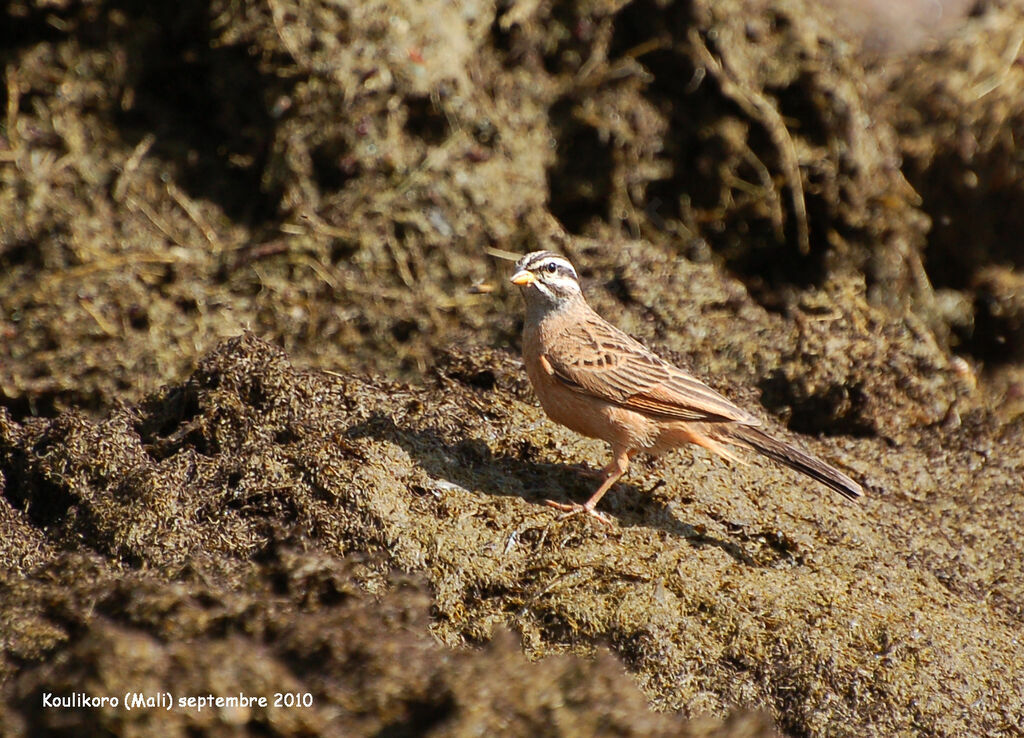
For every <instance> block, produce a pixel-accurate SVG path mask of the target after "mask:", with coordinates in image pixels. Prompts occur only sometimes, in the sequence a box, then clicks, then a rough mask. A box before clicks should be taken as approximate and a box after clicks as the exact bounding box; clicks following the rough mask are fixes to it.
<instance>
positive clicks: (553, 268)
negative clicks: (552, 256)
mask: <svg viewBox="0 0 1024 738" xmlns="http://www.w3.org/2000/svg"><path fill="white" fill-rule="evenodd" d="M557 271H558V267H557V266H556V265H555V262H550V263H549V264H548V274H554V273H555V272H557Z"/></svg>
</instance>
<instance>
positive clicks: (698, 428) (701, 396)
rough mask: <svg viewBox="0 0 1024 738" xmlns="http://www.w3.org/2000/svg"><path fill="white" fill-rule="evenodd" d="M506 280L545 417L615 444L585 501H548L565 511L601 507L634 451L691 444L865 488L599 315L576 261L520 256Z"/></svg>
mask: <svg viewBox="0 0 1024 738" xmlns="http://www.w3.org/2000/svg"><path fill="white" fill-rule="evenodd" d="M510 281H511V283H512V284H514V285H516V286H517V287H518V288H519V290H520V292H521V293H522V295H523V300H524V302H525V304H526V317H525V319H524V321H523V337H522V350H523V364H524V365H525V367H526V373H527V375H528V376H529V378H530V383H531V384H532V385H533V389H534V392H535V393H536V395H537V398H538V399H539V400H540V404H541V406H542V407H543V408H544V411H545V413H546V414H547V415H548V417H549V418H551V419H552V420H554V421H555V422H557V423H560V424H561V425H564V426H566V427H568V428H569V429H571V430H573V431H575V432H577V433H580V434H582V435H584V436H589V437H591V438H598V439H601V440H603V441H606V442H607V443H608V444H609V445H610V446H611V460H610V461H609V462H608V464H607V465H606V466H605V467H604V468H603V469H601V470H600V471H599V472H596V473H593V475H594V476H596V477H597V478H599V479H600V480H601V483H600V486H598V487H597V489H596V491H595V492H594V493H593V494H592V495H591V496H590V498H589V499H588V500H587V501H586V502H585V503H583V504H582V505H581V504H579V503H570V504H564V503H560V502H555V501H554V500H546V504H548V505H550V506H551V507H554V508H556V509H559V510H561V511H563V512H564V515H563V517H568V516H570V515H576V514H580V513H585V514H586V515H589V516H591V517H593V518H595V519H597V520H599V521H600V522H602V523H606V524H608V525H611V524H612V522H611V520H610V519H609V518H608V517H607V516H606V515H605V514H604V513H602V512H600V511H599V510H597V504H598V502H600V501H601V498H602V497H603V496H604V494H605V493H606V492H607V491H608V490H609V489H611V487H612V486H613V485H614V484H615V483H616V482H617V481H618V480H619V479H620V478H621V477H622V476H623V475H624V474H625V473H626V471H627V470H628V469H629V462H630V460H631V459H632V458H633V456H634V455H636V454H637V453H639V452H645V453H648V454H652V455H658V454H661V453H664V452H667V451H670V450H672V449H676V448H680V447H682V446H685V445H687V444H696V445H697V446H701V447H703V448H705V449H707V450H709V451H711V452H713V453H716V454H718V455H720V456H723V457H725V458H727V459H731V460H738V459H739V457H738V456H737V454H736V453H735V452H734V450H733V449H734V448H745V449H752V450H753V451H756V452H758V453H760V454H762V455H764V456H766V457H768V458H769V459H772V460H773V461H775V462H778V463H781V464H784V465H785V466H788V467H790V468H792V469H795V470H796V471H798V472H802V473H803V474H806V475H807V476H809V477H811V478H812V479H816V480H817V481H819V482H821V483H822V484H824V485H825V486H827V487H830V488H831V489H833V490H835V491H836V492H838V493H839V494H840V495H842V496H843V497H845V498H847V499H850V500H856V499H857V498H859V497H861V496H862V495H863V494H864V490H863V487H862V486H861V485H860V484H858V483H857V482H855V481H854V480H853V479H851V478H850V477H848V476H847V475H846V474H844V473H843V472H841V471H839V470H838V469H836V468H834V467H832V466H830V465H829V464H827V463H825V462H824V461H822V460H820V459H818V458H816V457H814V456H812V455H811V454H809V453H807V452H806V451H803V450H801V449H799V448H797V447H796V446H793V445H792V444H789V443H787V442H785V441H782V440H779V439H777V438H774V437H772V436H770V435H768V434H767V433H766V432H765V431H764V430H762V429H761V427H760V426H761V425H762V423H761V420H760V419H758V418H757V417H756V416H754V415H752V414H751V413H749V412H747V411H745V410H743V409H742V408H740V407H738V406H737V405H735V404H734V403H732V402H731V401H730V400H728V399H727V398H725V397H724V396H723V395H721V394H719V393H718V392H716V391H715V390H713V389H712V388H711V387H709V386H708V385H707V384H705V383H704V382H702V381H701V380H699V379H698V378H697V377H695V376H694V375H692V374H690V373H689V372H687V371H684V370H683V369H680V368H679V367H677V366H675V365H673V364H672V363H670V362H668V361H666V360H665V359H663V358H661V357H660V356H658V355H657V354H655V353H654V352H653V351H651V350H650V349H648V348H647V347H646V346H644V345H643V344H642V343H640V342H639V341H637V340H635V339H634V338H631V337H630V336H629V335H627V334H626V333H624V332H623V331H621V330H619V329H618V328H616V327H615V326H614V325H612V324H611V323H609V322H608V321H606V320H605V319H604V318H602V317H601V316H600V315H598V313H597V312H596V311H595V310H594V309H593V308H592V307H591V306H590V304H589V303H588V302H587V300H586V298H585V297H584V295H583V290H582V289H581V287H580V279H579V276H578V275H577V273H576V269H575V268H574V267H573V265H572V263H571V262H570V261H569V260H568V259H566V258H565V257H564V256H560V255H559V254H556V253H554V252H552V251H533V252H531V253H529V254H526V255H525V256H523V257H522V258H521V259H519V260H518V261H517V262H516V265H515V271H514V273H513V274H512V276H511V278H510Z"/></svg>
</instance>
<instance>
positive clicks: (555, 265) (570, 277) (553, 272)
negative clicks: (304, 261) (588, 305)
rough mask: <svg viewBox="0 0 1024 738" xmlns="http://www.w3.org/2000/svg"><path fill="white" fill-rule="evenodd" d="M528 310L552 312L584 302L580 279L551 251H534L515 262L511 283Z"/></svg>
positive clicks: (563, 258) (568, 265) (563, 260)
mask: <svg viewBox="0 0 1024 738" xmlns="http://www.w3.org/2000/svg"><path fill="white" fill-rule="evenodd" d="M510 281H511V282H512V284H514V285H516V286H518V287H519V289H520V290H521V291H522V293H523V299H525V300H526V305H527V308H528V309H533V308H544V309H551V308H557V307H561V306H562V305H565V304H568V303H570V302H573V301H575V300H576V299H583V292H582V290H581V289H580V278H579V277H578V276H577V274H576V270H575V269H574V268H573V266H572V264H571V263H569V260H568V259H566V258H565V257H564V256H559V255H558V254H556V253H554V252H551V251H534V252H531V253H529V254H527V255H526V256H524V257H523V258H522V259H520V260H519V261H517V262H516V271H515V274H513V275H512V278H511V280H510Z"/></svg>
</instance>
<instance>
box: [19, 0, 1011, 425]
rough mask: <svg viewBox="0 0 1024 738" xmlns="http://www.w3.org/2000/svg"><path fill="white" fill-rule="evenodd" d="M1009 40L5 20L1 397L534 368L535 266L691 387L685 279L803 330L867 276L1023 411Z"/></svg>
mask: <svg viewBox="0 0 1024 738" xmlns="http://www.w3.org/2000/svg"><path fill="white" fill-rule="evenodd" d="M1022 41H1024V11H1022V9H1021V5H1020V3H1018V2H1009V1H1007V0H978V1H975V2H970V1H968V0H913V1H907V2H902V3H884V2H874V1H872V2H859V1H855V0H829V1H828V2H825V3H820V2H801V1H799V0H779V1H776V2H767V1H766V0H764V1H759V0H721V1H715V2H712V1H711V0H692V1H691V2H684V3H672V2H661V1H655V0H636V1H635V2H602V1H600V0H580V1H579V2H569V3H554V2H543V1H540V0H521V1H518V2H480V1H477V0H466V1H464V2H440V1H438V2H429V1H425V2H413V3H407V2H397V1H391V0H379V1H371V2H301V3H299V2H292V1H290V0H266V1H261V2H255V1H253V2H247V1H245V0H197V1H191V0H186V1H184V2H179V3H157V4H153V3H142V2H127V1H125V0H120V1H117V2H113V1H111V2H107V1H103V0H38V1H37V2H31V1H29V0H12V2H8V3H6V4H5V6H4V10H3V11H2V22H0V53H2V59H3V78H2V80H0V101H3V102H4V109H3V117H2V120H0V182H2V185H0V404H2V405H3V406H6V407H7V408H8V409H9V411H10V412H11V413H12V415H13V416H14V417H15V418H18V417H24V416H27V415H43V416H52V415H55V414H57V413H58V412H59V411H60V410H62V409H65V408H69V407H77V408H80V409H82V410H85V411H86V412H100V411H102V410H104V409H106V408H109V407H111V406H112V405H113V404H114V403H116V402H118V401H122V400H123V401H134V400H137V399H138V398H140V397H142V396H143V395H145V394H146V393H148V392H151V391H153V390H154V389H155V388H157V387H159V386H160V385H161V384H163V383H165V382H168V381H172V380H180V379H181V378H183V377H185V376H187V375H188V373H189V372H190V371H191V370H192V368H194V365H195V362H196V360H197V358H198V357H199V356H200V355H201V354H202V353H203V352H204V351H206V350H208V349H210V348H212V346H214V345H215V344H216V343H217V342H218V341H219V340H220V339H221V338H223V337H226V336H231V335H235V334H237V333H238V332H239V331H240V330H242V329H243V328H250V329H252V330H253V331H255V332H256V333H257V334H259V335H260V336H263V337H265V338H267V339H269V340H271V341H273V342H275V343H277V344H279V345H281V346H283V347H284V348H285V349H286V350H287V351H288V352H289V353H290V355H291V356H292V357H293V359H294V360H295V361H296V362H297V363H298V364H299V365H301V366H310V367H323V368H331V369H334V370H338V371H357V372H371V373H383V374H385V375H388V376H391V377H396V378H400V379H402V380H409V381H416V380H417V378H418V377H422V375H423V373H424V372H426V371H428V370H429V369H430V368H431V367H432V366H434V365H435V364H436V362H437V361H438V358H439V356H440V355H441V354H443V353H444V352H445V351H447V350H448V349H449V348H450V347H451V346H455V345H458V346H462V347H466V346H470V347H472V346H486V347H508V348H510V349H511V350H513V351H514V350H516V348H517V341H518V330H519V325H520V317H519V312H520V306H519V304H518V302H517V296H515V295H513V294H512V293H511V292H510V290H509V289H508V287H507V285H506V284H505V277H506V275H507V272H508V269H509V264H508V263H507V262H505V261H503V260H502V259H501V258H499V257H500V256H501V255H503V254H507V253H508V252H512V253H521V252H524V251H527V250H530V249H533V248H538V247H548V248H555V249H561V250H564V251H566V252H568V253H569V255H570V256H572V257H573V258H575V259H576V260H577V262H578V265H579V266H580V268H581V269H582V271H583V274H584V276H585V277H586V278H588V280H589V288H590V290H591V292H592V294H593V295H594V299H595V301H597V302H598V303H599V304H602V305H604V306H605V307H606V308H607V309H614V310H617V311H618V312H619V313H621V314H622V317H621V320H620V321H619V322H620V323H621V324H624V327H626V328H628V329H630V330H633V331H634V332H635V333H638V334H640V335H641V336H642V337H644V338H645V339H647V340H652V341H653V342H655V343H656V344H658V343H659V341H660V342H661V344H665V345H668V346H670V347H671V348H675V349H678V350H680V351H683V352H684V353H689V354H691V355H693V356H695V357H696V358H697V360H698V361H713V360H714V354H715V350H716V349H715V343H714V340H715V338H716V337H715V336H710V337H709V338H708V340H707V342H705V341H704V337H703V336H700V335H691V336H689V337H685V338H684V339H681V340H680V341H676V340H675V339H674V338H672V337H671V336H674V335H675V334H676V333H677V332H678V331H680V330H683V328H681V324H682V323H685V321H686V311H685V308H686V306H687V303H686V300H687V299H688V297H687V295H685V294H684V295H680V294H673V295H668V296H661V295H660V293H659V289H660V285H661V284H662V281H663V274H662V272H663V271H664V267H663V266H659V265H664V264H665V263H666V261H665V260H666V259H668V260H669V262H671V261H672V260H673V259H677V258H682V259H684V260H687V261H689V262H691V263H693V264H702V265H707V269H708V270H710V271H711V273H713V274H714V275H716V276H715V279H716V280H722V284H726V285H730V286H729V287H728V289H733V288H735V289H738V290H739V294H741V295H742V300H748V299H752V300H753V301H754V302H755V303H756V304H757V305H759V306H761V307H762V308H763V309H764V310H766V311H768V312H769V313H772V314H777V315H782V316H786V315H787V311H790V310H792V309H793V306H795V305H799V304H800V302H801V300H804V301H806V299H807V298H808V296H810V295H814V294H815V293H816V292H818V291H821V290H828V289H835V285H836V284H842V285H845V287H844V289H845V288H846V287H849V285H850V284H854V289H855V291H857V292H858V293H859V294H862V295H863V296H864V298H865V299H866V300H867V301H868V302H869V304H870V305H871V306H872V309H878V310H881V311H883V312H882V313H881V314H882V315H889V316H893V319H896V318H897V317H899V319H901V320H902V316H904V315H906V314H911V315H912V316H914V318H915V319H916V320H918V321H919V322H920V324H921V326H922V327H923V330H924V331H925V332H926V333H927V334H928V339H927V340H929V341H934V345H935V348H936V351H937V354H936V355H937V356H938V355H941V356H944V357H946V358H949V357H953V356H960V357H961V359H962V360H963V361H965V362H966V364H965V365H964V366H966V367H967V368H968V369H969V370H970V371H971V372H974V371H975V370H979V371H982V372H983V374H984V377H985V379H986V383H985V385H984V386H985V387H987V388H991V389H992V392H994V395H992V397H994V398H995V399H994V401H999V402H1001V401H1002V400H1003V399H1005V398H1006V397H1008V396H1009V397H1011V399H1012V398H1013V397H1016V396H1017V395H1019V394H1022V390H1021V384H1020V376H1021V374H1020V365H1021V361H1022V360H1024V349H1022V346H1024V341H1022V340H1021V339H1022V332H1024V318H1022V316H1024V290H1022V285H1024V248H1022V246H1021V243H1020V234H1021V232H1022V230H1021V227H1022V225H1024V223H1022V220H1024V184H1022V183H1024V177H1022V176H1021V175H1022V169H1024V162H1022V156H1024V155H1022V154H1021V151H1020V147H1019V146H1018V144H1017V141H1018V140H1019V138H1020V136H1021V130H1022V118H1024V64H1022V59H1024V55H1022V54H1024V50H1022ZM626 244H628V245H630V247H629V248H627V246H626ZM659 270H660V271H659ZM844 280H845V281H844ZM645 285H647V286H649V288H650V289H647V287H645ZM638 291H639V292H641V293H644V294H645V295H646V297H645V298H644V299H645V300H647V302H648V303H650V301H651V300H659V299H663V300H666V301H668V302H671V303H672V304H678V305H681V309H680V312H679V313H678V314H676V313H672V314H671V315H669V314H665V315H659V314H658V312H657V311H656V310H651V309H649V308H650V305H649V304H648V305H646V306H645V305H638V304H637V303H636V300H634V299H631V295H635V293H637V292H638ZM811 299H812V301H813V298H811ZM680 300H682V302H681V303H680V302H679V301H680ZM612 317H614V316H612ZM883 321H884V319H883ZM718 340H721V336H718ZM731 366H732V369H734V370H735V371H737V372H739V375H740V379H741V380H744V381H746V380H748V379H752V378H756V377H755V376H754V375H755V374H756V372H757V371H762V370H763V369H764V368H765V367H754V369H755V370H756V371H751V372H746V370H745V369H744V366H745V360H744V359H743V357H739V356H737V358H736V359H735V361H733V363H732V365H731ZM728 368H729V367H726V369H728ZM747 374H749V375H750V376H747ZM768 399H769V404H770V399H771V398H768ZM783 399H785V398H783ZM789 399H790V400H792V398H789ZM780 401H781V400H780Z"/></svg>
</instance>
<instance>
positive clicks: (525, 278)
mask: <svg viewBox="0 0 1024 738" xmlns="http://www.w3.org/2000/svg"><path fill="white" fill-rule="evenodd" d="M536 281H537V278H536V277H535V276H533V272H528V271H526V270H525V269H520V270H519V271H518V272H516V273H515V274H513V275H512V278H511V279H510V280H509V282H511V283H512V284H514V285H518V286H519V287H525V286H526V285H528V284H533V283H534V282H536Z"/></svg>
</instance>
